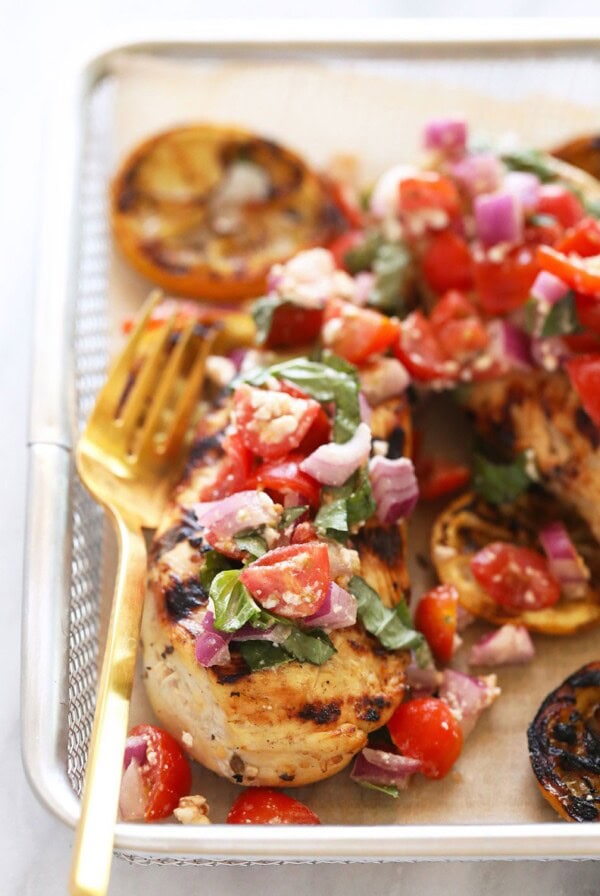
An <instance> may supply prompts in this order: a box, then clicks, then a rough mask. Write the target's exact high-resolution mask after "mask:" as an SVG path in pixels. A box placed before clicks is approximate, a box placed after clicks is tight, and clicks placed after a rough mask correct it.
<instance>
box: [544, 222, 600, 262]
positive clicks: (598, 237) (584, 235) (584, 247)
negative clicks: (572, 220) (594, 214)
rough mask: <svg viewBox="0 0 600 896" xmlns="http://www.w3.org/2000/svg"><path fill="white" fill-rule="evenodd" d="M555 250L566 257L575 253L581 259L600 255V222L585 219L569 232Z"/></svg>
mask: <svg viewBox="0 0 600 896" xmlns="http://www.w3.org/2000/svg"><path fill="white" fill-rule="evenodd" d="M554 248H555V249H556V250H557V251H558V252H563V253H564V254H565V255H570V254H571V253H573V254H574V255H579V256H580V257H581V258H588V257H589V256H590V255H600V221H598V220H597V219H596V218H583V219H582V220H581V221H578V223H577V224H575V226H574V227H572V228H571V229H570V230H567V232H566V233H565V235H564V236H563V238H562V239H561V240H560V241H559V242H557V243H556V245H555V246H554Z"/></svg>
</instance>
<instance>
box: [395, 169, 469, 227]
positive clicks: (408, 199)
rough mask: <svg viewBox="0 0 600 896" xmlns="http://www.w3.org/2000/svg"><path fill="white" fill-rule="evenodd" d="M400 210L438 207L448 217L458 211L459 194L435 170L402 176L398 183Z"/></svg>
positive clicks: (451, 184) (446, 179)
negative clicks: (411, 175)
mask: <svg viewBox="0 0 600 896" xmlns="http://www.w3.org/2000/svg"><path fill="white" fill-rule="evenodd" d="M398 190H399V206H400V210H401V212H408V213H411V212H421V211H425V210H427V209H439V210H441V211H444V212H446V214H447V215H448V217H449V218H453V217H455V216H456V215H458V214H459V213H460V196H459V193H458V190H457V188H456V186H455V184H454V183H453V182H452V181H451V180H450V179H449V178H448V177H444V176H443V175H442V174H437V173H436V172H435V171H422V172H421V173H420V174H415V175H414V176H413V177H405V178H403V179H402V180H401V181H400V183H399V185H398Z"/></svg>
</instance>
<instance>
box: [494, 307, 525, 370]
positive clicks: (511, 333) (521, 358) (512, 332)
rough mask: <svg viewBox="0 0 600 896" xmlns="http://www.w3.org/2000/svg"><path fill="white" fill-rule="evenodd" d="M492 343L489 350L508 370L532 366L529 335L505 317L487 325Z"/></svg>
mask: <svg viewBox="0 0 600 896" xmlns="http://www.w3.org/2000/svg"><path fill="white" fill-rule="evenodd" d="M487 331H488V335H489V337H490V343H489V347H488V352H489V354H490V356H491V357H492V358H494V359H495V360H497V361H499V362H500V364H501V365H502V367H503V368H504V369H506V370H513V369H517V370H529V369H531V366H532V360H533V359H532V357H531V339H530V337H529V335H528V334H527V333H526V332H525V331H524V330H521V329H520V328H519V327H516V326H515V325H514V324H513V323H511V322H510V321H508V320H506V319H505V318H498V319H496V320H492V321H490V322H489V323H488V325H487Z"/></svg>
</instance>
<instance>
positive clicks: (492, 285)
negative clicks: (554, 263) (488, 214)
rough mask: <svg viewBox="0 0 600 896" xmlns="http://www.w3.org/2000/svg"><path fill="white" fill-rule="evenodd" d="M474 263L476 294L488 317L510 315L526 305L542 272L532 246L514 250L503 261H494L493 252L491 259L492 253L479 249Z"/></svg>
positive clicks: (474, 257)
mask: <svg viewBox="0 0 600 896" xmlns="http://www.w3.org/2000/svg"><path fill="white" fill-rule="evenodd" d="M543 248H544V247H543ZM538 251H540V250H538ZM473 261H474V280H475V295H476V298H477V302H478V304H479V305H480V307H481V308H482V309H483V310H484V311H485V312H486V313H487V314H492V315H496V314H508V313H509V312H510V311H515V309H517V308H520V307H521V306H522V305H524V304H525V302H526V301H527V299H528V298H529V294H530V290H531V287H532V285H533V281H534V280H535V278H536V276H537V274H538V271H539V264H538V261H537V260H536V256H535V250H534V249H533V248H532V247H531V246H527V245H524V246H517V247H515V248H513V249H510V250H509V251H508V252H507V253H506V254H505V255H503V257H502V258H501V259H499V260H494V256H493V250H492V257H491V258H490V252H489V251H488V252H485V251H484V250H483V249H482V248H481V246H477V247H475V249H474V251H473Z"/></svg>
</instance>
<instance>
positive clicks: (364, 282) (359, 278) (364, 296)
mask: <svg viewBox="0 0 600 896" xmlns="http://www.w3.org/2000/svg"><path fill="white" fill-rule="evenodd" d="M374 286H375V274H372V273H371V271H359V273H358V274H357V275H356V277H355V278H354V295H353V296H352V302H353V304H354V305H360V306H361V307H362V306H363V305H366V304H367V302H368V300H369V296H370V295H371V293H372V292H373V287H374Z"/></svg>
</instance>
